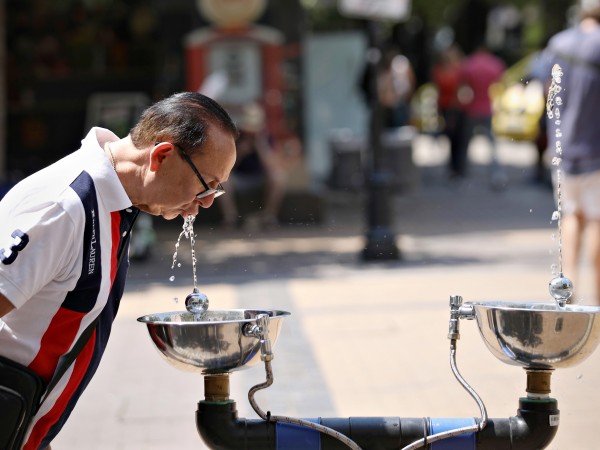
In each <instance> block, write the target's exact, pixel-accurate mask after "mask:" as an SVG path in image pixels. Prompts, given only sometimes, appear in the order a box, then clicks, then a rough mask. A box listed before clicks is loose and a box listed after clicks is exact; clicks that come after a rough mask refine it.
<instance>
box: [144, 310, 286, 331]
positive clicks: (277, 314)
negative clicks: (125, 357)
mask: <svg viewBox="0 0 600 450" xmlns="http://www.w3.org/2000/svg"><path fill="white" fill-rule="evenodd" d="M245 311H253V312H256V313H258V314H260V313H273V314H272V315H271V314H269V316H270V317H269V319H276V318H280V317H286V316H290V315H291V314H292V313H290V312H289V311H283V310H280V309H263V308H232V309H208V310H207V312H245ZM181 314H191V313H190V312H189V311H187V310H185V311H183V310H181V311H164V312H160V313H152V314H145V315H143V316H141V317H138V318H137V321H138V322H141V323H145V324H147V325H169V326H178V327H182V326H194V325H195V326H198V324H206V323H210V324H225V323H246V322H248V323H252V322H255V321H256V319H255V318H248V319H231V320H210V321H183V322H173V321H170V320H149V318H150V317H151V316H155V317H156V316H160V317H167V316H173V315H181Z"/></svg>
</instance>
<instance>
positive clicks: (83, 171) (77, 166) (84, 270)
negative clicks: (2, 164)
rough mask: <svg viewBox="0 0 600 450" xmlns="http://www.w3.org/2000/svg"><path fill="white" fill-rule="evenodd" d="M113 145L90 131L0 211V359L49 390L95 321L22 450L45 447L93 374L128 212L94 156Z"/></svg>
mask: <svg viewBox="0 0 600 450" xmlns="http://www.w3.org/2000/svg"><path fill="white" fill-rule="evenodd" d="M115 140H118V137H117V136H116V135H115V134H113V133H112V132H110V131H109V130H106V129H102V128H92V129H91V130H90V132H89V133H88V135H87V136H86V137H85V138H84V139H83V141H82V145H81V148H80V149H79V150H77V151H75V152H74V153H72V154H70V155H68V156H66V157H64V158H63V159H61V160H59V161H57V162H56V163H54V164H52V165H50V166H48V167H46V168H44V169H42V170H41V171H39V172H36V173H35V174H33V175H31V176H29V177H27V178H26V179H24V180H23V181H21V182H20V183H18V184H17V185H16V186H15V187H14V188H13V189H12V190H11V191H9V192H8V193H7V195H6V196H5V197H4V198H3V199H2V201H1V202H0V217H2V220H1V221H0V292H1V293H2V294H3V295H4V296H6V297H7V298H8V299H9V300H10V302H11V303H13V305H14V306H15V309H14V310H12V311H11V312H10V313H8V314H7V315H5V316H4V317H3V318H2V319H0V354H1V355H2V356H4V357H7V358H9V359H11V360H13V361H16V362H19V363H21V364H23V365H25V366H28V367H29V368H31V369H32V370H33V371H35V372H36V373H38V374H39V375H40V376H41V377H42V378H43V379H44V380H45V381H46V382H49V381H50V380H51V379H52V376H53V374H54V371H55V370H56V367H57V364H58V361H59V358H60V357H61V356H62V355H64V354H65V353H68V351H69V350H70V349H71V347H72V346H73V345H74V344H75V342H77V339H78V337H79V336H80V335H81V333H82V332H83V331H84V330H85V329H86V327H87V326H88V325H90V324H91V323H92V322H93V321H94V320H96V319H97V325H96V329H95V331H94V332H93V334H92V336H91V338H90V339H89V340H88V341H87V343H86V344H85V346H84V347H83V349H82V350H81V352H80V353H79V355H78V357H77V359H76V360H75V361H74V362H73V363H72V364H71V366H70V367H69V369H68V370H67V371H66V372H65V374H64V375H63V376H62V378H61V379H60V380H59V381H58V383H57V384H56V386H55V387H54V389H53V390H52V392H51V393H50V395H49V396H48V397H47V398H46V400H45V402H44V403H43V404H42V406H41V408H40V410H39V411H38V413H37V414H36V416H35V418H34V420H33V421H32V424H31V425H30V429H29V431H28V435H27V437H26V440H25V445H24V448H25V449H37V448H44V447H46V446H47V445H49V443H50V442H51V440H52V439H53V438H54V437H55V436H56V434H57V433H58V431H59V430H60V429H61V428H62V426H63V425H64V423H65V421H66V419H67V418H68V416H69V414H70V412H71V411H72V409H73V407H74V406H75V403H76V402H77V400H78V398H79V396H80V395H81V393H82V392H83V390H84V389H85V387H86V386H87V384H88V382H89V381H90V379H91V377H92V376H93V374H94V372H95V371H96V368H97V367H98V363H99V362H100V358H101V357H102V354H103V352H104V349H105V347H106V344H107V341H108V337H109V335H110V330H111V326H112V322H113V320H114V317H115V315H116V313H117V310H118V306H119V302H120V299H121V297H122V295H123V290H124V282H125V277H126V273H127V269H128V265H129V263H128V259H127V252H128V248H129V232H130V230H131V227H132V226H133V223H134V221H135V217H136V216H137V212H138V211H137V209H136V208H134V207H132V204H131V201H130V199H129V197H128V196H127V194H126V193H125V190H124V189H123V187H122V185H121V183H120V181H119V178H118V176H117V174H116V172H115V170H114V169H113V167H112V165H111V162H110V160H109V159H108V157H107V156H106V154H105V152H104V150H103V148H104V145H105V143H106V142H107V141H115ZM120 255H124V257H123V258H122V259H121V264H119V257H120Z"/></svg>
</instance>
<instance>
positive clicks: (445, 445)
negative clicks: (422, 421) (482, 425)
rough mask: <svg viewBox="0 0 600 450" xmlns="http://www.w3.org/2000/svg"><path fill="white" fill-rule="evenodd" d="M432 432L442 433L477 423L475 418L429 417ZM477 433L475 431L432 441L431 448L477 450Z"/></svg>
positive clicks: (435, 449)
mask: <svg viewBox="0 0 600 450" xmlns="http://www.w3.org/2000/svg"><path fill="white" fill-rule="evenodd" d="M429 421H430V422H429V424H430V427H431V434H437V433H442V432H444V431H450V430H456V429H457V428H463V427H469V426H473V425H475V424H476V422H475V419H474V418H472V417H471V418H464V419H463V418H450V419H441V418H435V419H434V418H431V419H429ZM475 439H476V435H475V433H474V432H471V433H464V434H459V435H457V436H452V437H449V438H446V439H442V440H441V441H436V442H432V443H431V444H430V445H431V450H456V449H461V450H475V448H476V447H475Z"/></svg>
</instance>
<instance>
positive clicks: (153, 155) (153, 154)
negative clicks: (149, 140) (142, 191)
mask: <svg viewBox="0 0 600 450" xmlns="http://www.w3.org/2000/svg"><path fill="white" fill-rule="evenodd" d="M174 150H175V147H174V146H173V144H171V143H169V142H159V143H158V144H156V145H155V146H154V148H152V150H150V170H151V171H152V172H156V171H158V168H159V167H160V165H161V164H162V163H163V162H164V161H165V159H166V158H168V157H169V156H171V155H173V151H174Z"/></svg>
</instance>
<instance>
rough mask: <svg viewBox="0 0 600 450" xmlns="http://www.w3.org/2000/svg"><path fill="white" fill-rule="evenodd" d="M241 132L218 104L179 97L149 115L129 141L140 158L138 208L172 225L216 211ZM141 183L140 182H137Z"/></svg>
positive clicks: (158, 105) (189, 95)
mask: <svg viewBox="0 0 600 450" xmlns="http://www.w3.org/2000/svg"><path fill="white" fill-rule="evenodd" d="M237 135H238V132H237V129H236V127H235V125H234V123H233V121H232V120H231V118H230V117H229V115H228V114H227V112H226V111H225V110H224V109H223V108H222V107H221V106H220V105H219V104H218V103H217V102H215V101H214V100H212V99H210V98H208V97H206V96H204V95H202V94H199V93H194V92H183V93H178V94H174V95H172V96H170V97H168V98H166V99H164V100H161V101H159V102H157V103H155V104H154V105H152V106H150V107H149V108H148V109H146V110H145V111H144V112H143V114H142V116H141V118H140V120H139V121H138V123H137V124H136V125H135V126H134V128H133V129H132V130H131V133H130V135H129V138H130V139H131V143H132V144H133V146H134V147H135V148H136V149H137V150H138V151H140V152H143V153H140V157H141V158H142V167H144V170H142V171H140V172H139V174H140V176H141V184H140V183H139V182H138V183H134V184H137V185H136V186H133V187H132V188H131V189H130V191H131V192H135V195H133V196H132V201H133V203H134V205H136V206H138V207H139V208H140V209H142V211H146V212H148V213H150V214H156V215H162V216H163V217H165V218H166V219H172V218H175V217H177V216H178V215H182V216H186V215H190V214H192V215H195V214H196V213H197V212H198V207H199V206H200V207H203V208H208V207H209V206H211V205H212V203H213V200H214V198H215V194H217V195H218V194H219V193H221V192H220V189H221V186H220V183H222V182H224V181H226V180H227V178H228V177H229V173H230V171H231V169H232V167H233V164H234V161H235V139H236V137H237ZM135 178H137V177H134V179H135Z"/></svg>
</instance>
